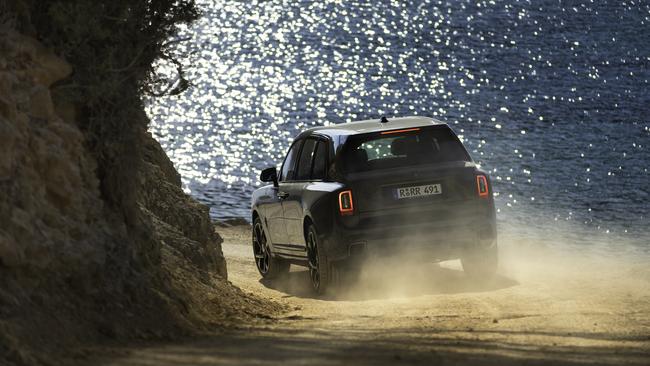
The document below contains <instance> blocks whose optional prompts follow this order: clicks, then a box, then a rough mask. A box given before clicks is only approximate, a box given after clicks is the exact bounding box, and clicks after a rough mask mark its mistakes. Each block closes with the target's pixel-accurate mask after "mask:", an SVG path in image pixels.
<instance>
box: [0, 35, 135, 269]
mask: <svg viewBox="0 0 650 366" xmlns="http://www.w3.org/2000/svg"><path fill="white" fill-rule="evenodd" d="M71 72H72V69H71V67H70V65H68V64H67V63H66V62H65V61H63V60H62V59H60V58H58V57H56V56H54V55H52V54H51V53H48V52H47V50H45V49H44V47H43V46H42V45H40V44H39V43H38V42H36V41H35V40H33V39H31V38H28V37H24V36H22V35H19V34H17V33H14V32H11V31H7V32H4V34H2V36H0V218H1V220H0V265H2V267H3V268H5V269H6V268H10V269H12V270H15V271H24V272H27V273H34V272H38V271H43V270H47V271H52V272H56V273H60V274H61V275H63V276H74V275H75V272H76V271H81V272H83V273H92V272H96V269H97V268H102V267H103V266H104V264H105V261H106V256H107V253H108V252H109V251H111V250H113V245H114V244H113V243H114V242H115V241H116V239H117V238H119V237H121V236H124V235H125V232H124V231H123V230H120V228H119V227H115V226H114V225H109V223H108V222H107V220H106V215H105V214H104V212H103V210H104V208H103V203H102V199H101V197H100V194H99V190H98V180H97V177H96V176H95V175H94V170H95V162H94V161H93V160H92V159H91V158H89V157H88V154H86V152H85V148H84V136H83V134H82V133H81V132H80V131H79V129H78V128H77V127H76V126H75V125H74V124H73V123H71V121H65V120H63V119H62V118H60V117H59V116H58V115H57V114H56V112H55V108H54V104H53V102H52V98H51V95H50V89H49V87H50V85H51V84H52V83H53V82H55V81H56V80H59V79H62V78H64V77H66V76H67V75H68V74H69V73H71ZM98 244H99V245H98Z"/></svg>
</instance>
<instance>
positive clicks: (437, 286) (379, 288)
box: [260, 263, 519, 301]
mask: <svg viewBox="0 0 650 366" xmlns="http://www.w3.org/2000/svg"><path fill="white" fill-rule="evenodd" d="M260 283H262V284H263V285H264V286H266V287H267V288H272V289H274V290H278V291H281V292H284V293H286V294H287V295H288V296H295V297H301V298H318V299H321V300H332V301H340V300H347V301H354V300H375V299H387V298H394V297H414V296H421V295H435V294H455V293H470V292H486V291H495V290H500V289H504V288H508V287H512V286H516V285H518V284H519V283H518V282H517V281H515V280H513V279H510V278H507V277H504V276H501V275H496V276H494V277H493V278H491V279H488V280H477V279H472V278H470V277H468V276H467V275H465V272H463V271H462V270H459V269H452V268H445V267H441V266H440V265H439V264H432V263H426V264H422V263H420V264H401V265H399V266H395V265H391V264H388V263H383V264H381V263H375V264H372V265H371V266H369V267H368V268H366V269H364V271H363V272H362V273H361V276H360V277H359V278H358V280H356V281H354V282H353V283H346V284H343V285H342V286H340V288H338V289H337V290H336V291H333V292H332V294H327V295H322V296H319V295H316V294H315V293H314V291H313V290H312V287H311V283H310V280H309V272H308V271H307V270H303V269H300V270H293V271H292V272H290V273H289V274H288V275H287V276H286V277H284V278H282V279H276V280H265V279H262V280H260Z"/></svg>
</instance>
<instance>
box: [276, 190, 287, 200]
mask: <svg viewBox="0 0 650 366" xmlns="http://www.w3.org/2000/svg"><path fill="white" fill-rule="evenodd" d="M287 197H289V193H287V192H282V191H280V192H278V198H279V199H281V200H283V199H285V198H287Z"/></svg>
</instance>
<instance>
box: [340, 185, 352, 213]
mask: <svg viewBox="0 0 650 366" xmlns="http://www.w3.org/2000/svg"><path fill="white" fill-rule="evenodd" d="M339 213H340V214H341V215H342V216H347V215H352V213H354V203H353V202H352V191H350V190H348V191H343V192H341V193H339Z"/></svg>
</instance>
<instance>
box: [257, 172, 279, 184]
mask: <svg viewBox="0 0 650 366" xmlns="http://www.w3.org/2000/svg"><path fill="white" fill-rule="evenodd" d="M260 180H261V181H262V182H273V186H275V187H277V186H278V170H277V169H276V168H275V167H272V168H266V169H264V170H262V173H260Z"/></svg>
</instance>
